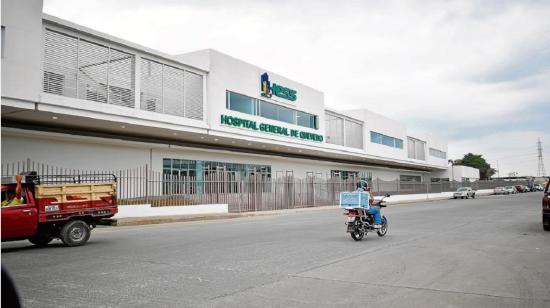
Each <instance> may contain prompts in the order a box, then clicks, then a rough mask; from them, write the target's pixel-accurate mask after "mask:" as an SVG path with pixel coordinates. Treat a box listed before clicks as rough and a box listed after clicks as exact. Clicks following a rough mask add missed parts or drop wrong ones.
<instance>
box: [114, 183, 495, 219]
mask: <svg viewBox="0 0 550 308" xmlns="http://www.w3.org/2000/svg"><path fill="white" fill-rule="evenodd" d="M492 193H493V190H492V189H485V190H478V191H477V192H476V196H487V195H491V194H492ZM452 195H453V192H444V193H437V194H414V195H394V196H391V197H389V198H386V202H387V204H388V205H398V204H409V203H415V202H426V201H438V200H447V199H451V198H452ZM377 198H380V197H377ZM123 206H132V205H123ZM336 208H338V206H337V205H327V206H317V207H304V208H294V209H281V210H273V211H259V212H244V213H214V214H192V215H170V216H166V215H164V216H144V217H124V218H116V219H111V220H110V221H109V225H112V226H132V225H148V224H162V223H172V222H186V221H207V220H220V219H233V218H244V217H254V216H272V215H290V214H292V213H302V212H312V211H325V210H332V209H336Z"/></svg>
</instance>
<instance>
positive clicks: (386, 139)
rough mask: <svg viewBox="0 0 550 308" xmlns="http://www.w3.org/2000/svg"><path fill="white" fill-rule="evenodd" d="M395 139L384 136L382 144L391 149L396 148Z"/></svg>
mask: <svg viewBox="0 0 550 308" xmlns="http://www.w3.org/2000/svg"><path fill="white" fill-rule="evenodd" d="M393 140H394V139H393V138H392V137H390V136H386V135H382V144H383V145H387V146H390V147H393V146H395V143H394V141H393Z"/></svg>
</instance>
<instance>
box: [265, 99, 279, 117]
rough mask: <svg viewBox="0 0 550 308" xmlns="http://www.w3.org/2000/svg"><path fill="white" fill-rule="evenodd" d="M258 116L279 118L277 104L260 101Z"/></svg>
mask: <svg viewBox="0 0 550 308" xmlns="http://www.w3.org/2000/svg"><path fill="white" fill-rule="evenodd" d="M260 116H261V117H264V118H266V119H271V120H277V119H279V116H278V112H277V105H275V104H271V103H268V102H264V101H261V104H260Z"/></svg>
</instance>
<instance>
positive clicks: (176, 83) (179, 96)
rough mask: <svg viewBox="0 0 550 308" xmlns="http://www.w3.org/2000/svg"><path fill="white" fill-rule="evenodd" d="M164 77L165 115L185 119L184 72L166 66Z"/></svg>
mask: <svg viewBox="0 0 550 308" xmlns="http://www.w3.org/2000/svg"><path fill="white" fill-rule="evenodd" d="M163 77H164V79H163V100H162V103H163V105H164V111H163V113H166V114H171V115H175V116H180V117H183V104H184V96H183V71H182V70H180V69H177V68H174V67H171V66H166V65H165V66H164V76H163Z"/></svg>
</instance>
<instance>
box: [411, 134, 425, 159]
mask: <svg viewBox="0 0 550 308" xmlns="http://www.w3.org/2000/svg"><path fill="white" fill-rule="evenodd" d="M425 149H426V142H424V141H421V140H418V139H415V138H411V137H407V152H408V157H409V158H412V159H418V160H426V150H425Z"/></svg>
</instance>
